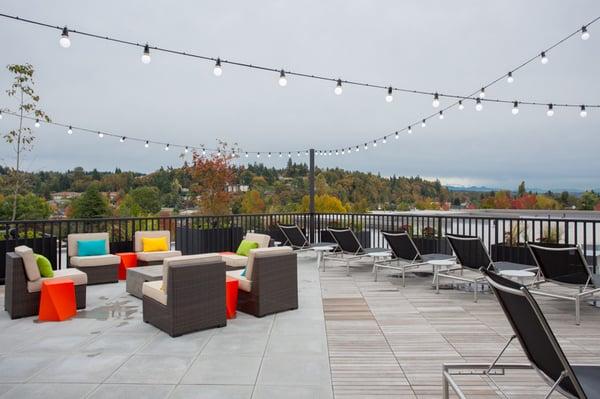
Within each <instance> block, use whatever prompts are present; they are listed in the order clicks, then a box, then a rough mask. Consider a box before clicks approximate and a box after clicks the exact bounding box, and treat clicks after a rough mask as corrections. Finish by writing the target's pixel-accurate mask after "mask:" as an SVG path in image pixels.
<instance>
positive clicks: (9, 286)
mask: <svg viewBox="0 0 600 399" xmlns="http://www.w3.org/2000/svg"><path fill="white" fill-rule="evenodd" d="M15 250H16V251H17V252H20V253H22V252H21V251H23V250H24V248H22V247H17V248H15ZM29 250H30V249H29ZM35 267H36V268H37V264H36V265H35ZM48 279H69V280H73V282H74V283H75V301H76V304H77V309H84V308H85V302H86V288H87V275H86V274H85V273H83V272H81V271H79V270H77V269H65V270H55V271H54V277H52V278H44V277H39V278H37V279H30V278H29V277H28V273H27V272H26V270H25V262H24V258H23V257H22V256H21V255H19V254H17V253H15V252H8V253H7V254H6V280H5V287H4V290H5V292H4V309H5V310H6V311H7V312H8V314H9V315H10V318H11V319H17V318H20V317H28V316H34V315H37V314H38V313H39V308H40V291H41V286H42V281H44V280H48Z"/></svg>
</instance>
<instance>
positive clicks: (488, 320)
mask: <svg viewBox="0 0 600 399" xmlns="http://www.w3.org/2000/svg"><path fill="white" fill-rule="evenodd" d="M298 266H299V279H298V281H299V299H300V307H299V309H298V310H296V311H291V312H285V313H280V314H277V315H274V316H268V317H264V318H255V317H252V316H249V315H246V314H243V313H240V312H238V317H237V318H236V319H234V320H229V321H228V325H227V326H226V327H224V328H221V329H212V330H208V331H203V332H198V333H194V334H189V335H185V336H182V337H178V338H170V337H169V336H168V335H166V334H164V333H163V332H161V331H159V330H157V329H156V328H154V327H152V326H151V325H148V324H145V323H144V322H143V321H142V306H141V301H140V300H138V299H136V298H134V297H132V296H129V295H128V294H126V293H125V287H124V283H122V282H121V283H118V284H105V285H98V286H90V287H88V293H87V309H86V310H85V311H80V312H79V314H78V316H77V317H76V318H74V319H72V320H70V321H66V322H62V323H38V322H37V321H36V320H35V318H26V319H20V320H10V319H9V317H8V314H7V313H6V312H2V313H1V314H0V397H1V398H23V397H27V398H37V397H40V398H42V397H43V398H44V399H51V398H61V399H68V398H82V397H83V398H104V397H106V398H132V397H144V398H332V397H335V398H439V397H441V365H442V363H443V362H463V361H475V362H486V361H487V362H489V361H491V360H492V359H493V358H494V357H495V355H496V354H497V353H498V351H499V350H500V349H501V347H502V346H503V345H504V343H505V342H506V340H507V339H508V337H509V336H510V335H511V330H510V326H509V325H508V323H507V321H506V319H505V317H504V315H503V314H502V312H501V309H500V307H499V306H498V304H497V303H496V301H495V299H494V298H493V296H492V295H491V294H490V293H486V294H484V295H482V297H481V298H480V299H479V302H478V303H474V302H473V300H472V295H471V294H470V293H467V292H464V291H461V290H456V289H446V290H442V291H441V292H440V294H439V295H436V294H435V292H434V290H433V289H432V288H431V277H430V276H416V275H409V276H410V277H409V278H407V284H406V288H402V287H401V286H400V282H399V279H398V278H396V277H389V276H388V277H382V278H380V279H379V281H378V282H374V281H373V276H372V274H371V267H370V265H368V264H365V265H364V266H362V267H358V268H353V269H352V273H351V276H350V277H348V276H346V273H345V268H342V267H339V266H334V265H333V264H332V265H331V266H328V267H327V269H326V270H325V271H321V272H318V271H317V270H316V263H315V259H314V257H313V256H312V254H305V255H300V258H299V265H298ZM2 299H3V298H2ZM540 303H541V305H542V309H543V311H544V312H545V314H546V316H547V318H548V319H549V321H550V324H551V326H552V327H553V329H554V331H555V333H556V334H557V335H558V337H559V341H560V343H561V345H562V347H563V349H564V350H565V352H566V353H567V356H568V357H569V359H570V360H571V361H572V362H581V363H594V362H599V361H600V309H597V308H595V307H593V306H588V305H585V306H583V308H582V323H581V325H580V326H576V325H575V324H574V312H573V307H572V305H571V304H570V303H566V302H565V301H558V300H552V299H543V300H540ZM503 359H504V360H505V361H523V360H524V358H523V357H522V350H521V349H520V347H519V344H518V343H513V345H512V346H511V347H510V349H509V350H508V352H507V354H506V355H505V357H504V358H503ZM495 381H496V383H497V384H498V385H499V387H500V388H502V389H503V390H504V391H505V392H506V393H507V394H508V395H509V397H523V398H524V397H527V398H532V397H533V398H535V397H543V394H544V393H545V392H546V391H547V385H546V384H545V383H543V382H542V380H541V378H540V377H538V376H537V375H536V374H535V373H534V372H532V371H525V372H524V371H518V372H516V371H515V372H509V373H508V374H507V375H506V376H503V377H498V378H496V379H495ZM460 382H461V385H462V386H463V387H465V388H466V389H465V390H466V393H467V395H468V397H474V398H475V397H476V398H496V397H502V395H501V394H500V393H499V392H498V389H497V388H495V387H494V386H493V384H492V383H491V382H490V381H488V380H485V379H483V378H481V377H477V376H473V377H461V379H460ZM556 397H560V396H558V395H557V396H556Z"/></svg>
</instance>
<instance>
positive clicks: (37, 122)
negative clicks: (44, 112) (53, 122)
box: [33, 119, 40, 128]
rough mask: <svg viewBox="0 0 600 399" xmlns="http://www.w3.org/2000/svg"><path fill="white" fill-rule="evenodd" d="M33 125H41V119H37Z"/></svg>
mask: <svg viewBox="0 0 600 399" xmlns="http://www.w3.org/2000/svg"><path fill="white" fill-rule="evenodd" d="M33 126H35V127H36V128H37V127H40V120H39V119H36V120H35V124H34V125H33Z"/></svg>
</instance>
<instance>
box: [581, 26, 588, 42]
mask: <svg viewBox="0 0 600 399" xmlns="http://www.w3.org/2000/svg"><path fill="white" fill-rule="evenodd" d="M589 38H590V32H588V30H587V26H582V27H581V40H587V39H589Z"/></svg>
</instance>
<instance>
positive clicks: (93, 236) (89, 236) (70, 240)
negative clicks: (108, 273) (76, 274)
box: [67, 233, 110, 256]
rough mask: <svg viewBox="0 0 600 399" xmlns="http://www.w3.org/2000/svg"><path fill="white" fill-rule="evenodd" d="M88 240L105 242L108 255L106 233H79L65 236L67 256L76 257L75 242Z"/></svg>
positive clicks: (108, 247) (108, 246)
mask: <svg viewBox="0 0 600 399" xmlns="http://www.w3.org/2000/svg"><path fill="white" fill-rule="evenodd" d="M89 240H105V241H106V246H105V248H106V253H107V254H109V253H110V244H109V241H110V240H109V238H108V233H79V234H69V235H68V236H67V252H68V253H69V256H78V255H79V252H78V248H77V241H89Z"/></svg>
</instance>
